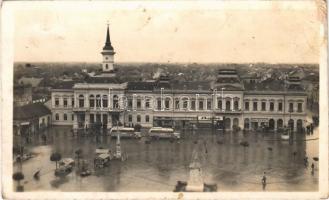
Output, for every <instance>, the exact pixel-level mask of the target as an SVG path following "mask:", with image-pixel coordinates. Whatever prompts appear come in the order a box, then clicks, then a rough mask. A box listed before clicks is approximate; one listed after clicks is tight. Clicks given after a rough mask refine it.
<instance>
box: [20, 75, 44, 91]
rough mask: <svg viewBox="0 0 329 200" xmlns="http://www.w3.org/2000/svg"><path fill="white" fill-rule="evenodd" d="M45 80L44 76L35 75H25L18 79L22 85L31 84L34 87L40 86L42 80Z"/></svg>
mask: <svg viewBox="0 0 329 200" xmlns="http://www.w3.org/2000/svg"><path fill="white" fill-rule="evenodd" d="M42 80H43V78H35V77H25V76H23V77H22V78H20V79H19V80H18V83H19V84H22V85H31V86H32V88H35V87H38V86H39V84H40V82H41V81H42Z"/></svg>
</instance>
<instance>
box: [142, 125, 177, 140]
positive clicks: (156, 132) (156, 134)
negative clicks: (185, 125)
mask: <svg viewBox="0 0 329 200" xmlns="http://www.w3.org/2000/svg"><path fill="white" fill-rule="evenodd" d="M148 136H149V137H151V138H153V139H180V133H177V132H175V131H174V129H172V128H162V127H152V128H151V129H150V130H149V132H148Z"/></svg>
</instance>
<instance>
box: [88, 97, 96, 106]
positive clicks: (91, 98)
mask: <svg viewBox="0 0 329 200" xmlns="http://www.w3.org/2000/svg"><path fill="white" fill-rule="evenodd" d="M89 107H92V108H93V107H95V96H94V95H92V94H91V95H89Z"/></svg>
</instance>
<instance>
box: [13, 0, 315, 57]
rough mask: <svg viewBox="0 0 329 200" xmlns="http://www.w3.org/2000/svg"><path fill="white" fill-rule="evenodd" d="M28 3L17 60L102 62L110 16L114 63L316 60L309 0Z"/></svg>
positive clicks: (21, 13)
mask: <svg viewBox="0 0 329 200" xmlns="http://www.w3.org/2000/svg"><path fill="white" fill-rule="evenodd" d="M27 3H29V4H28V5H27V4H25V5H24V7H23V6H17V7H15V8H16V9H15V12H14V13H15V15H14V16H15V53H14V55H15V61H30V62H32V61H42V62H48V61H51V62H66V61H79V62H101V60H102V58H101V54H100V51H101V49H102V47H103V45H104V42H105V33H106V24H107V21H109V22H110V35H111V41H112V45H113V47H114V49H115V51H116V52H117V54H116V55H115V61H116V62H199V63H206V62H219V63H224V62H234V63H248V62H269V63H318V56H319V26H320V23H319V21H318V19H317V17H318V16H317V8H316V6H315V4H314V3H312V2H311V1H306V2H305V1H303V2H302V1H295V2H294V3H287V2H284V1H281V2H270V1H265V2H260V1H259V2H258V5H257V6H255V4H252V3H251V2H248V3H246V2H236V3H232V2H229V1H224V2H208V3H207V4H206V3H204V2H203V3H202V2H190V1H189V2H180V3H168V2H167V3H166V4H165V3H160V2H157V3H153V2H112V3H104V2H101V3H100V2H98V3H93V4H92V3H90V2H84V3H81V4H78V5H77V3H75V4H74V5H73V4H67V3H66V4H65V3H57V4H56V5H55V4H53V3H51V2H47V3H40V2H38V4H33V3H31V2H27ZM36 5H37V6H36Z"/></svg>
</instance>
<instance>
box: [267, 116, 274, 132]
mask: <svg viewBox="0 0 329 200" xmlns="http://www.w3.org/2000/svg"><path fill="white" fill-rule="evenodd" d="M274 123H275V122H274V119H270V120H269V121H268V128H269V129H270V130H272V131H273V130H274Z"/></svg>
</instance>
